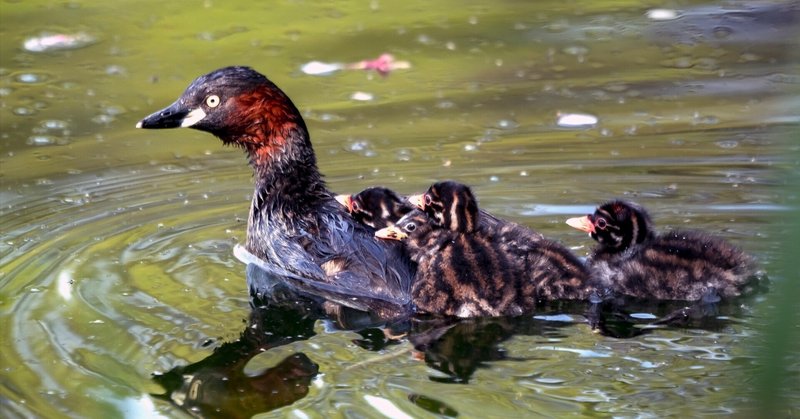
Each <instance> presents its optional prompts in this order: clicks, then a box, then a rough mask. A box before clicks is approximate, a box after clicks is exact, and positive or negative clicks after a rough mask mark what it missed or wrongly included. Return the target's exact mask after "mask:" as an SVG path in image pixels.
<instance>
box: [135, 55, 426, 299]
mask: <svg viewBox="0 0 800 419" xmlns="http://www.w3.org/2000/svg"><path fill="white" fill-rule="evenodd" d="M137 127H138V128H156V129H157V128H178V127H189V128H194V129H198V130H201V131H206V132H209V133H211V134H213V135H215V136H217V137H218V138H220V139H221V140H222V142H223V143H224V144H232V145H235V146H238V147H241V148H243V149H244V150H245V152H246V153H247V156H248V159H249V162H250V165H251V166H252V168H253V171H254V174H255V191H254V193H253V198H252V205H251V208H250V216H249V218H248V223H247V224H248V225H247V241H246V244H245V248H246V250H247V251H248V252H249V253H250V254H251V255H252V256H253V257H254V258H256V259H257V260H259V261H264V262H265V264H264V266H265V267H266V268H267V269H269V268H270V267H275V270H276V272H288V273H290V277H291V279H292V285H293V286H295V287H296V288H299V289H301V290H303V291H308V292H309V293H311V294H314V293H316V292H317V291H319V293H320V295H325V296H326V297H329V298H332V299H335V300H337V302H340V303H342V304H345V305H349V306H352V307H355V308H359V309H370V310H371V309H375V307H376V306H380V307H381V308H380V309H381V310H384V309H385V310H389V311H391V310H394V309H398V310H403V309H405V308H406V307H408V303H409V291H410V286H411V280H412V278H413V276H414V267H413V264H411V263H410V262H409V261H408V259H407V257H406V256H405V254H404V252H403V251H402V249H401V248H400V247H399V246H397V245H396V244H393V243H386V242H385V241H382V240H378V239H376V238H375V237H373V232H372V230H371V229H368V228H366V227H364V226H363V225H361V224H360V223H358V222H355V221H354V220H353V219H352V217H350V215H349V214H348V213H347V211H346V210H345V209H344V208H343V207H342V206H341V205H339V203H337V202H336V200H335V199H334V194H333V193H331V192H330V191H329V190H328V189H327V187H326V185H325V182H324V181H323V179H322V176H321V175H320V173H319V170H318V169H317V162H316V157H315V155H314V150H313V149H312V147H311V141H310V138H309V134H308V129H307V128H306V124H305V122H304V121H303V118H302V116H301V115H300V112H299V111H298V110H297V108H296V107H295V105H294V104H293V103H292V101H291V100H290V99H289V97H288V96H287V95H286V94H285V93H284V92H283V91H282V90H281V89H279V88H278V87H277V86H276V85H275V84H274V83H272V82H271V81H270V80H269V79H267V77H265V76H264V75H262V74H260V73H258V72H256V71H254V70H252V69H251V68H248V67H225V68H221V69H219V70H215V71H212V72H211V73H209V74H206V75H204V76H201V77H198V78H197V79H196V80H194V81H193V82H192V83H191V84H190V85H189V87H188V88H187V89H186V91H185V92H184V93H183V94H182V95H181V97H180V98H178V100H176V101H175V102H174V103H173V104H172V105H170V106H168V107H167V108H165V109H163V110H161V111H158V112H155V113H153V114H152V115H150V116H148V117H146V118H144V119H143V120H142V121H140V122H139V123H138V124H137ZM250 285H251V292H253V293H256V294H257V293H260V292H264V291H266V290H263V289H260V288H262V286H261V284H253V283H251V284H250Z"/></svg>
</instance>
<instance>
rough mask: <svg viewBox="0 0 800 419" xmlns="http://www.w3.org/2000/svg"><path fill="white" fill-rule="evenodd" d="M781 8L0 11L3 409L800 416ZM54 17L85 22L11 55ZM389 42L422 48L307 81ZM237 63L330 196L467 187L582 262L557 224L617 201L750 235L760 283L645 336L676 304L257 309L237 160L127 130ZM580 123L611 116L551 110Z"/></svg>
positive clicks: (309, 6) (791, 43) (211, 147)
mask: <svg viewBox="0 0 800 419" xmlns="http://www.w3.org/2000/svg"><path fill="white" fill-rule="evenodd" d="M764 4H765V5H766V6H765V7H762V8H756V9H750V11H749V12H748V13H749V14H748V13H745V12H743V11H742V10H736V7H735V6H736V4H735V3H725V4H724V5H708V4H703V3H699V2H678V3H672V4H669V5H667V6H669V7H675V8H676V9H678V10H679V11H680V13H681V17H680V18H678V19H674V20H670V21H652V20H650V19H648V18H647V17H646V15H645V13H646V12H647V10H648V9H649V8H650V7H652V4H651V3H646V2H644V3H638V2H632V1H603V2H578V3H565V2H551V1H548V2H512V1H508V2H503V3H488V2H487V3H486V4H482V3H466V4H465V3H463V2H436V3H435V4H431V3H430V2H402V3H401V2H381V1H372V2H338V3H337V4H333V3H325V2H295V1H288V2H279V3H275V4H270V3H264V4H260V3H258V2H242V1H235V2H233V1H232V2H214V1H210V0H209V1H204V2H200V1H195V2H151V1H137V2H133V1H117V2H90V1H85V2H47V1H24V2H21V1H3V2H1V3H0V22H1V23H2V24H1V25H0V185H1V186H2V187H1V188H0V217H1V218H0V219H2V222H1V223H2V224H0V225H1V226H2V227H1V228H0V239H2V240H0V313H1V314H0V315H1V316H2V317H0V321H2V327H1V328H0V366H1V368H2V370H0V374H1V375H0V377H2V380H1V381H0V409H1V410H2V412H3V416H7V417H29V416H34V417H36V416H38V417H140V416H153V415H163V416H168V417H182V416H188V415H194V416H223V417H234V416H243V417H249V416H251V415H253V414H257V413H265V414H266V415H275V416H292V417H301V418H302V417H310V418H313V417H330V416H333V417H354V416H355V417H383V416H390V417H406V416H404V415H407V416H410V417H434V416H455V415H458V416H459V417H476V418H477V417H481V418H485V417H538V416H541V417H563V416H568V415H572V416H578V415H585V416H597V417H605V416H620V417H632V416H643V417H649V416H656V417H661V416H679V415H681V416H698V415H708V416H717V415H721V414H727V413H733V414H735V415H738V416H747V415H755V414H758V413H764V411H763V410H762V409H764V408H765V407H764V406H763V405H759V404H758V400H759V399H758V398H757V395H758V394H759V390H761V391H760V393H761V394H764V393H766V394H767V395H768V396H774V397H773V398H765V399H761V400H767V401H768V402H769V403H770V404H769V406H767V407H772V408H775V409H777V412H776V413H777V414H778V415H779V416H792V415H794V416H796V415H797V414H798V411H800V398H799V397H798V395H799V394H800V388H799V386H798V381H797V380H796V378H797V374H798V373H800V350H799V349H798V348H800V346H799V345H798V344H797V341H796V340H794V339H796V338H797V330H798V327H797V324H798V323H797V319H796V314H795V317H792V316H793V314H792V313H796V312H797V310H796V302H795V301H796V300H797V299H796V298H794V299H792V298H781V297H786V296H787V295H792V294H791V293H793V292H796V291H797V289H796V286H794V287H793V285H795V284H797V281H800V275H799V274H798V272H797V270H796V268H788V270H787V269H786V268H784V269H782V268H781V267H780V266H781V265H780V264H779V263H778V262H779V260H780V257H781V254H782V250H784V249H785V247H784V245H783V243H784V240H785V239H786V237H785V236H783V233H784V231H786V230H787V228H786V226H785V225H784V224H783V223H784V221H782V220H787V219H788V220H792V218H791V213H790V212H789V211H788V210H789V209H790V208H791V207H793V206H796V204H797V195H796V193H797V192H796V182H797V179H798V169H797V167H798V163H797V162H798V146H797V124H798V122H800V95H798V86H799V85H800V76H798V65H797V61H796V60H795V59H796V56H794V57H793V56H792V54H794V53H795V52H796V51H797V48H798V47H800V45H798V39H800V34H798V29H797V28H798V27H800V25H798V23H799V22H800V17H798V12H797V10H798V7H797V5H796V4H795V6H794V9H791V8H775V7H773V6H774V5H772V4H770V3H762V5H764ZM776 10H777V11H776ZM43 32H50V33H65V34H77V33H82V34H86V35H88V36H91V37H92V38H94V39H95V42H92V43H88V44H87V45H85V46H83V47H81V48H76V49H67V50H59V51H47V52H30V51H26V50H24V49H23V45H24V42H25V41H26V40H27V39H29V38H31V37H38V36H41V34H42V33H43ZM384 52H389V53H392V54H394V55H395V57H396V58H397V59H398V60H405V61H408V62H410V64H411V67H410V68H408V69H398V70H396V71H394V72H392V73H391V74H389V75H388V76H386V77H382V76H380V75H378V74H377V73H375V72H368V71H341V72H337V73H335V74H332V75H329V76H312V75H307V74H304V73H303V72H302V71H300V68H301V66H302V65H303V64H305V63H307V62H310V61H313V60H319V61H324V62H344V63H350V62H357V61H360V60H363V59H372V58H376V57H377V56H378V55H380V54H381V53H384ZM233 64H242V65H250V66H253V67H254V68H256V69H257V70H259V71H261V72H263V73H264V74H266V75H268V76H269V77H270V78H271V79H272V80H273V81H274V82H275V83H276V84H278V85H279V86H281V87H282V88H283V89H284V90H285V91H286V92H287V93H288V94H289V95H290V96H291V97H292V99H293V100H294V102H295V103H296V104H297V105H298V107H299V108H300V110H301V111H302V113H303V116H304V117H305V118H306V121H307V123H308V125H309V129H310V131H311V135H312V142H313V144H314V148H315V151H316V153H317V157H318V160H319V165H320V169H321V171H322V172H323V173H324V174H325V175H326V179H327V181H328V184H329V186H330V188H331V189H333V190H334V191H337V192H351V191H358V190H361V189H362V188H364V187H367V186H371V185H375V184H382V185H386V186H390V187H392V188H395V189H397V190H398V191H399V192H402V193H412V192H420V191H422V190H424V189H425V188H426V187H427V186H428V185H429V184H430V183H431V182H432V181H435V180H440V179H446V178H453V179H458V180H460V181H463V182H465V183H468V184H470V185H472V186H473V188H474V190H475V192H476V194H477V196H478V198H479V200H480V204H481V206H482V207H483V208H484V209H487V210H489V211H490V212H493V213H495V214H497V215H499V216H502V217H505V218H508V219H512V220H514V221H517V222H521V223H523V224H526V225H529V226H531V227H535V228H536V229H537V230H539V231H541V232H543V233H544V234H546V235H548V236H550V237H553V238H555V239H557V240H559V241H561V242H563V243H564V244H566V245H568V246H570V247H571V248H573V249H574V250H575V251H576V252H577V253H579V254H581V255H584V254H586V252H587V251H588V250H589V248H590V245H591V244H590V243H589V242H588V241H587V240H588V239H587V238H586V237H585V236H584V235H582V234H578V233H576V232H575V231H573V230H572V229H570V228H569V227H567V226H566V225H564V220H565V219H566V218H568V217H570V216H574V215H580V214H584V213H587V212H588V211H590V210H591V209H592V208H593V206H594V205H596V204H597V203H600V202H602V201H604V200H607V199H610V198H614V197H626V198H629V199H634V200H636V201H639V202H641V203H642V204H644V205H645V206H647V207H648V208H650V209H651V211H652V214H653V216H654V218H655V219H656V222H657V224H658V226H659V228H662V229H667V228H671V227H688V228H699V229H704V230H708V231H711V232H714V233H716V234H719V235H721V236H723V237H725V238H727V239H729V240H731V241H733V242H735V243H737V244H739V245H740V246H742V247H743V248H744V249H745V250H747V251H748V252H750V253H752V254H754V255H755V256H756V257H758V259H759V260H760V264H761V267H762V269H763V270H765V271H766V272H767V274H768V276H769V278H770V279H771V281H772V282H773V286H772V287H771V289H770V291H766V292H762V293H760V294H757V295H755V296H751V297H747V298H744V299H741V300H737V301H734V302H731V303H727V304H723V305H721V306H719V307H717V308H716V309H717V312H715V313H706V314H705V316H703V317H702V318H701V319H694V320H692V321H690V322H689V323H688V324H687V325H685V326H683V327H659V328H654V329H650V328H646V327H643V326H642V324H643V323H646V322H647V321H646V318H648V317H649V315H651V314H652V315H662V314H665V313H666V312H669V311H670V310H671V309H673V308H674V307H671V306H658V307H654V306H635V307H634V306H632V307H630V308H629V312H628V313H621V314H619V313H618V314H619V316H621V317H619V316H617V317H614V318H613V320H609V324H608V325H606V326H607V327H608V329H609V330H610V331H611V332H612V333H595V332H593V331H592V329H591V328H590V327H589V325H588V324H587V321H588V320H587V319H588V318H590V317H591V316H590V315H589V314H588V313H587V311H586V310H587V307H584V306H580V305H578V306H555V307H552V309H550V310H548V311H547V312H546V313H538V314H537V316H536V317H534V316H532V315H531V316H526V317H524V318H521V319H491V320H477V321H466V322H462V323H460V324H457V325H447V326H443V325H439V324H437V323H435V322H433V324H432V323H431V322H427V321H423V320H416V321H415V322H414V323H404V324H399V325H388V326H385V327H369V328H361V327H354V328H352V329H353V330H348V329H347V328H344V327H342V324H341V323H337V322H333V321H331V320H325V319H317V318H316V317H315V316H314V315H313V313H307V312H305V311H304V308H303V307H288V308H287V307H283V308H279V309H270V310H255V311H254V310H251V308H250V305H249V302H248V295H247V290H246V285H245V268H244V266H243V265H242V264H241V263H240V262H238V261H237V260H236V259H235V258H234V257H233V255H232V248H233V246H234V245H235V244H237V243H240V242H243V241H244V237H245V236H244V235H245V226H246V218H247V211H248V208H249V199H250V194H251V193H252V183H251V173H250V169H249V168H248V167H247V166H246V162H245V159H244V157H243V154H242V152H241V151H240V150H236V149H230V148H223V147H221V144H220V143H219V141H218V140H216V139H214V138H213V137H212V136H210V135H207V134H204V133H201V132H197V131H191V130H172V131H143V130H136V129H134V125H135V124H136V122H137V121H138V120H139V119H141V118H142V117H143V116H145V115H148V114H149V113H151V112H153V111H155V110H158V109H161V108H162V107H163V106H165V105H167V104H169V103H171V102H172V101H173V100H174V99H175V98H177V97H178V96H179V95H180V93H181V92H182V91H183V89H184V88H185V87H186V86H187V85H188V83H189V82H190V81H191V80H192V79H194V78H195V77H196V76H198V75H201V74H204V73H207V72H208V71H210V70H213V69H215V68H218V67H222V66H227V65H233ZM356 92H365V93H369V94H371V95H372V98H373V99H372V100H367V101H359V100H354V99H352V97H353V94H354V93H356ZM568 113H582V114H589V115H593V116H595V117H597V118H599V122H598V123H597V124H596V125H595V126H592V127H588V128H566V127H560V126H558V124H557V118H558V115H560V114H568ZM794 219H796V218H794ZM796 251H797V250H796V248H795V249H790V250H788V251H787V254H790V255H796V254H797V253H796ZM787 266H789V267H791V266H792V265H791V264H787ZM786 293H789V294H786ZM795 295H796V294H795ZM787 308H788V309H787ZM631 313H633V314H636V313H638V315H635V316H633V317H632V316H630V314H631ZM776 313H777V314H780V317H778V318H777V319H776V318H775V316H776V315H777V314H776ZM781 313H782V314H781ZM642 318H645V320H641V319H642ZM448 327H449V328H448ZM765 329H766V330H771V332H770V333H771V334H767V335H764V334H763V333H762V330H765ZM393 331H396V332H397V335H398V336H395V337H394V338H391V339H390V338H387V337H386V335H387V334H391V333H390V332H393ZM614 331H616V332H618V333H616V334H615V333H613V332H614ZM784 332H785V333H784ZM614 336H616V337H614ZM776 343H777V345H778V346H775V344H776ZM768 350H769V352H768ZM764 354H768V356H764ZM769 354H775V356H779V357H780V359H781V362H782V364H781V365H782V368H776V367H774V365H773V364H774V362H773V364H770V360H771V358H770V357H769ZM772 361H774V359H772ZM763 365H767V366H768V367H769V366H771V365H772V367H771V368H767V369H766V371H777V372H776V373H775V374H777V375H778V376H775V375H768V376H762V375H759V374H762V371H764V370H765V369H763V368H762V366H763ZM781 372H786V374H788V375H785V376H781V375H780V374H781ZM154 374H155V375H154ZM759 377H761V378H759ZM764 377H766V378H764ZM782 379H785V381H781V380H782ZM765 383H766V384H765ZM770 386H772V387H770ZM165 393H167V395H166V396H159V395H163V394H165ZM784 396H785V397H784ZM781 400H782V401H783V403H785V404H783V405H779V404H776V403H778V402H781ZM266 412H270V413H266Z"/></svg>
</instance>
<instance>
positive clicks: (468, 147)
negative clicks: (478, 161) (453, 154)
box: [464, 144, 478, 151]
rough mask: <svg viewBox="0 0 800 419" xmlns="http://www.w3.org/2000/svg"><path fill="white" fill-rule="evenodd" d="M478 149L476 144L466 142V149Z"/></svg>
mask: <svg viewBox="0 0 800 419" xmlns="http://www.w3.org/2000/svg"><path fill="white" fill-rule="evenodd" d="M477 149H478V146H477V145H475V144H464V151H475V150H477Z"/></svg>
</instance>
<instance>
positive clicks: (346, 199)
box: [334, 195, 353, 213]
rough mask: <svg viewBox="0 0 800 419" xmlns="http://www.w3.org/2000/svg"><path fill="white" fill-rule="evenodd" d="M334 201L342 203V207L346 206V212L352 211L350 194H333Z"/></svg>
mask: <svg viewBox="0 0 800 419" xmlns="http://www.w3.org/2000/svg"><path fill="white" fill-rule="evenodd" d="M334 198H335V199H336V201H337V202H338V203H340V204H342V206H343V207H345V208H347V212H349V213H352V212H353V198H351V197H350V195H336V196H334Z"/></svg>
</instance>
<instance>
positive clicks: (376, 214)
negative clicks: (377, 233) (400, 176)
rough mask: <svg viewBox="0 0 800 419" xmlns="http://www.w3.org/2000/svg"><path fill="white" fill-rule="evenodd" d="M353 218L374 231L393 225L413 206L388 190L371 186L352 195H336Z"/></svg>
mask: <svg viewBox="0 0 800 419" xmlns="http://www.w3.org/2000/svg"><path fill="white" fill-rule="evenodd" d="M336 200H337V201H339V203H340V204H342V205H344V206H345V207H346V208H347V211H348V212H349V213H350V215H352V216H353V218H354V219H355V220H356V221H358V222H360V223H362V224H366V225H368V226H370V227H372V228H374V229H376V230H380V229H382V228H384V227H388V226H390V225H394V223H396V222H397V220H399V219H400V218H401V217H403V216H404V215H406V214H408V213H409V212H411V210H413V209H414V206H413V205H411V204H410V203H409V202H408V200H407V199H406V198H404V197H402V196H400V195H398V194H397V193H396V192H394V191H393V190H391V189H389V188H385V187H383V186H373V187H371V188H367V189H364V190H363V191H361V192H359V193H357V194H353V195H336Z"/></svg>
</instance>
